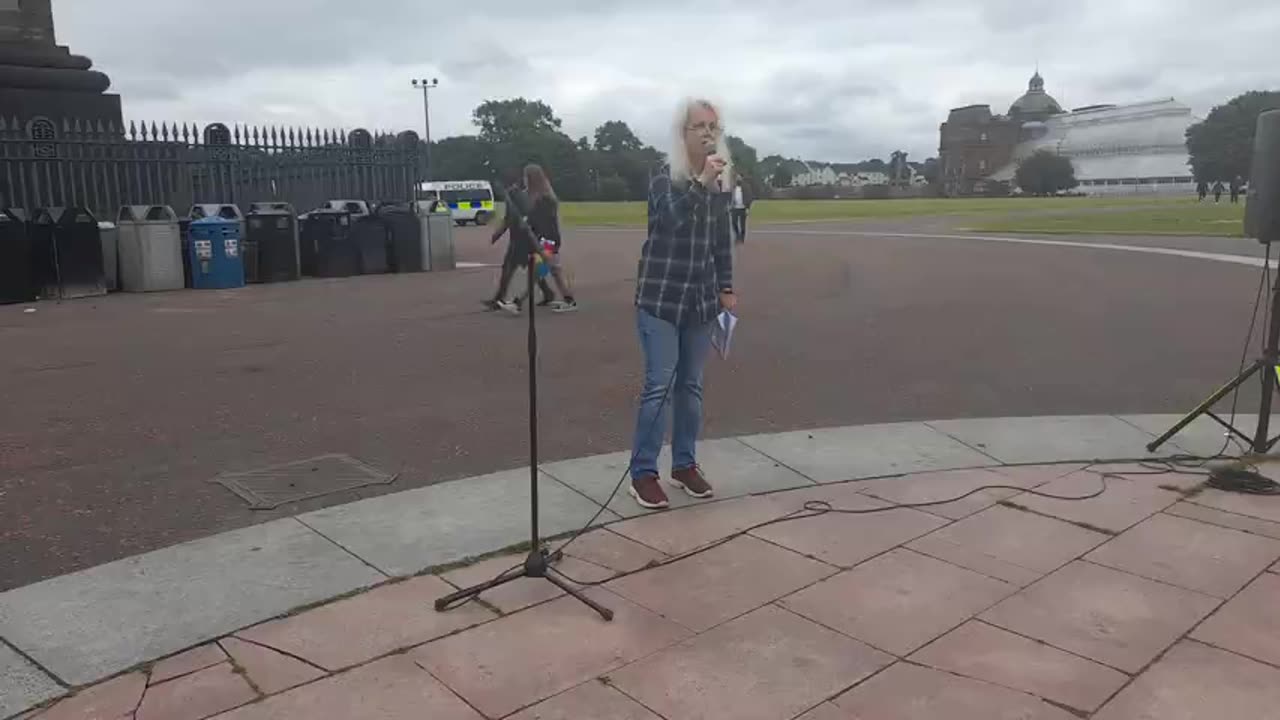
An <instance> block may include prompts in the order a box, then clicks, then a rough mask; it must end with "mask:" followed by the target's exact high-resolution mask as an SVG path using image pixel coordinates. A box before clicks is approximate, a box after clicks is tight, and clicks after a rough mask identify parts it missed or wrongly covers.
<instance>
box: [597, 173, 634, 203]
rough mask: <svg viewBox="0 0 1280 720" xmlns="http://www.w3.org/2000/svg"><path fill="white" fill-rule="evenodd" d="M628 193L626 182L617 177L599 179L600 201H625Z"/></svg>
mask: <svg viewBox="0 0 1280 720" xmlns="http://www.w3.org/2000/svg"><path fill="white" fill-rule="evenodd" d="M629 192H630V190H629V188H628V187H627V181H626V180H623V179H622V178H620V177H618V176H617V175H610V176H609V177H606V178H601V179H600V199H601V200H609V201H616V200H626V199H627V195H628V193H629Z"/></svg>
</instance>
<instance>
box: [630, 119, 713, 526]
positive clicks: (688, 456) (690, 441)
mask: <svg viewBox="0 0 1280 720" xmlns="http://www.w3.org/2000/svg"><path fill="white" fill-rule="evenodd" d="M722 122H723V121H722V120H721V116H720V111H719V110H717V109H716V107H715V106H714V105H712V104H711V103H710V102H708V101H706V100H691V101H688V102H686V103H685V104H684V105H683V106H681V108H680V111H679V113H678V114H677V116H676V121H675V126H674V128H673V131H674V137H673V140H674V143H673V146H672V149H671V152H670V153H669V154H668V156H667V157H668V158H669V162H670V163H671V167H670V170H669V171H668V172H667V173H663V174H661V175H657V176H655V177H654V178H653V180H652V181H651V182H650V183H649V231H648V236H647V238H646V239H645V242H644V245H643V246H642V247H641V249H640V262H639V267H638V268H637V273H636V275H637V277H636V301H635V303H636V329H637V331H638V334H639V336H640V349H641V351H642V353H643V355H644V386H643V389H642V391H641V395H640V408H639V411H638V413H637V416H636V430H635V439H634V441H633V444H632V450H631V468H630V474H631V487H630V493H631V497H633V498H635V500H636V502H637V503H639V504H640V506H641V507H645V508H651V509H653V508H664V507H667V505H668V504H669V501H668V499H667V494H666V493H665V492H664V491H663V489H662V484H661V483H660V482H659V480H658V478H659V474H658V454H659V452H660V451H661V450H662V441H663V439H664V438H665V437H666V435H667V417H668V416H669V415H673V414H674V416H675V417H674V420H673V421H672V423H671V484H672V486H674V487H676V488H679V489H680V490H683V491H684V492H685V493H687V494H688V495H689V496H691V497H695V498H709V497H711V496H712V495H713V494H714V492H713V490H712V488H711V484H710V483H709V482H707V479H706V477H705V476H703V474H702V469H701V468H700V467H698V459H697V453H696V451H697V447H696V446H697V441H698V433H699V432H700V431H701V429H702V371H703V366H704V365H705V364H706V361H707V356H708V355H709V354H710V352H711V327H712V325H713V324H714V323H715V320H716V317H717V316H718V315H719V313H720V311H721V310H722V309H723V310H733V308H734V307H735V306H736V305H737V296H736V295H734V293H733V240H732V239H731V238H730V229H729V193H726V192H722V191H721V184H720V182H721V176H722V175H723V176H724V177H732V175H733V172H732V169H731V168H729V167H728V163H729V150H728V147H727V145H726V143H725V136H724V126H723V124H722Z"/></svg>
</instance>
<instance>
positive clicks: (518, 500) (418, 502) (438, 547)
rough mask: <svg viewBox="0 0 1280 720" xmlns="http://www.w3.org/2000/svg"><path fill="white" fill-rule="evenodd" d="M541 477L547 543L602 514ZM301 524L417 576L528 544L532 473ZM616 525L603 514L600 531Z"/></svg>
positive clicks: (312, 517)
mask: <svg viewBox="0 0 1280 720" xmlns="http://www.w3.org/2000/svg"><path fill="white" fill-rule="evenodd" d="M541 477H542V481H541V483H540V484H539V486H538V487H539V493H538V494H539V499H540V505H541V513H540V523H541V531H542V534H543V536H547V535H556V534H559V533H565V532H569V531H570V530H575V529H577V528H578V527H581V526H582V525H583V524H584V523H586V522H587V521H588V520H590V519H591V516H592V515H594V514H595V512H596V510H597V509H599V508H598V506H597V505H596V504H594V503H592V502H591V501H590V500H588V499H587V498H585V497H583V496H582V495H580V494H578V493H577V492H575V491H574V490H571V489H569V488H568V487H566V486H565V485H562V484H561V483H559V482H557V481H556V480H555V479H554V478H551V477H549V476H547V475H546V474H543V475H542V476H541ZM298 519H299V520H301V521H302V522H304V523H306V524H307V525H308V526H310V527H313V528H315V529H316V530H317V531H318V532H320V533H323V534H324V535H325V537H327V538H329V539H331V540H333V541H334V542H336V543H338V544H339V545H341V546H342V547H344V548H346V549H347V550H349V551H351V552H352V553H354V554H355V555H357V556H359V557H360V558H362V559H364V560H365V562H368V563H369V564H370V565H373V566H374V567H376V568H378V569H379V570H381V571H383V572H385V573H387V574H388V575H393V576H403V575H413V574H415V573H418V572H421V571H423V570H425V569H427V568H430V567H435V566H437V565H444V564H446V563H452V562H457V561H459V560H465V559H467V558H472V557H476V556H477V555H483V554H485V553H489V552H493V551H495V550H500V549H502V548H505V547H508V546H511V545H514V544H516V543H519V542H521V541H522V540H528V539H529V471H528V470H508V471H505V472H500V473H494V474H492V475H483V476H480V477H474V478H467V479H465V480H458V481H456V482H449V483H442V484H440V485H431V486H428V487H424V488H419V489H417V490H408V491H405V492H400V493H395V494H393V495H383V496H380V497H376V498H370V499H368V500H361V501H359V502H355V503H351V504H349V505H340V506H337V507H331V508H326V509H324V510H318V511H316V512H312V513H307V514H306V515H301V516H299V518H298ZM617 519H618V517H617V516H616V515H614V514H613V513H610V512H607V511H606V512H605V513H604V514H603V515H602V516H601V517H600V518H599V519H598V520H597V523H606V522H611V521H614V520H617Z"/></svg>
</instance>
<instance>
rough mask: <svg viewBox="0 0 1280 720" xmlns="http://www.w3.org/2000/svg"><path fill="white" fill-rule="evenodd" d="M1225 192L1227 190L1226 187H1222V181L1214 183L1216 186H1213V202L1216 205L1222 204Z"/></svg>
mask: <svg viewBox="0 0 1280 720" xmlns="http://www.w3.org/2000/svg"><path fill="white" fill-rule="evenodd" d="M1223 190H1226V188H1225V187H1223V185H1222V181H1221V180H1219V181H1218V182H1216V183H1214V184H1213V201H1214V202H1215V203H1220V202H1222V191H1223Z"/></svg>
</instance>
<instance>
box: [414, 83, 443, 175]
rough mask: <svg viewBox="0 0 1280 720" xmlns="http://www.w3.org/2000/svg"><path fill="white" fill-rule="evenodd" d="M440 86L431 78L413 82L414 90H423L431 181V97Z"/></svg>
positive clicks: (423, 111) (423, 113) (428, 168)
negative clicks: (432, 92)
mask: <svg viewBox="0 0 1280 720" xmlns="http://www.w3.org/2000/svg"><path fill="white" fill-rule="evenodd" d="M439 86H440V81H439V80H437V79H436V78H431V79H430V80H427V79H426V78H422V79H421V80H414V81H413V87H414V89H415V90H417V89H421V90H422V116H423V124H424V125H425V130H426V131H427V136H426V143H427V180H431V96H430V93H431V91H432V90H434V89H435V88H437V87H439Z"/></svg>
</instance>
